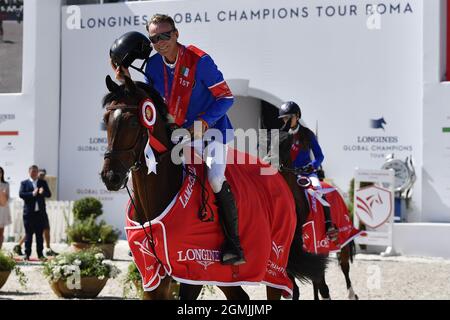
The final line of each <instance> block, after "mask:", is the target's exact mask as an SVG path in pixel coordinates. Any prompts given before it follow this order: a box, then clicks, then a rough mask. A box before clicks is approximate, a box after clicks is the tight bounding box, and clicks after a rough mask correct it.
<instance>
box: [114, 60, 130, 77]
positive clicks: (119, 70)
mask: <svg viewBox="0 0 450 320" xmlns="http://www.w3.org/2000/svg"><path fill="white" fill-rule="evenodd" d="M110 63H111V67H112V68H113V70H114V73H115V75H116V80H119V81H120V82H125V76H127V77H128V78H130V79H131V75H130V71H128V69H126V68H124V67H122V66H118V67H117V66H116V65H115V64H114V63H113V62H112V60H111V59H110Z"/></svg>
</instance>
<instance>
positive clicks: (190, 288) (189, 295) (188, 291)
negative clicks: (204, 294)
mask: <svg viewBox="0 0 450 320" xmlns="http://www.w3.org/2000/svg"><path fill="white" fill-rule="evenodd" d="M202 288H203V286H200V285H198V286H197V285H192V284H186V283H180V294H179V297H180V300H197V298H198V296H199V295H200V292H201V291H202Z"/></svg>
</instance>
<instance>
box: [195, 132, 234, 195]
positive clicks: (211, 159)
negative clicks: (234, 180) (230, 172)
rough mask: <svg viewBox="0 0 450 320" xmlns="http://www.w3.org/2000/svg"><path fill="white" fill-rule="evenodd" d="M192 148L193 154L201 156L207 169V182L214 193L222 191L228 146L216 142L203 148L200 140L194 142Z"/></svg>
mask: <svg viewBox="0 0 450 320" xmlns="http://www.w3.org/2000/svg"><path fill="white" fill-rule="evenodd" d="M193 146H194V149H195V152H197V154H199V155H203V159H204V161H205V162H206V166H207V167H208V169H207V171H208V181H209V184H210V185H211V188H212V189H213V192H214V193H218V192H219V191H220V190H221V189H222V185H223V182H224V181H225V169H226V167H227V161H226V159H227V153H228V145H227V144H223V143H221V142H219V141H217V140H214V141H212V142H209V143H208V146H207V147H206V149H205V148H203V146H202V140H200V139H197V140H194V142H193Z"/></svg>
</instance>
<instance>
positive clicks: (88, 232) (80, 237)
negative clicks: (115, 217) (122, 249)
mask: <svg viewBox="0 0 450 320" xmlns="http://www.w3.org/2000/svg"><path fill="white" fill-rule="evenodd" d="M66 232H67V237H68V239H69V242H82V243H89V244H115V243H116V242H117V240H118V239H119V235H120V231H119V230H117V229H114V228H113V227H112V226H110V225H108V224H107V223H106V222H105V221H103V220H102V221H100V223H96V222H95V218H94V217H93V216H91V217H89V218H87V219H85V220H78V221H75V222H74V223H73V224H72V225H71V226H68V227H67V229H66Z"/></svg>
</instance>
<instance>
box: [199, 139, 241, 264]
mask: <svg viewBox="0 0 450 320" xmlns="http://www.w3.org/2000/svg"><path fill="white" fill-rule="evenodd" d="M206 154H207V160H206V163H207V166H208V168H209V169H208V181H209V183H210V185H211V188H212V189H213V191H214V194H215V195H216V203H217V206H218V208H219V213H220V217H221V219H220V222H221V225H222V229H223V232H224V235H225V244H224V246H223V249H222V263H223V264H233V265H238V264H242V263H245V258H244V253H243V250H242V247H241V243H240V240H239V224H238V211H237V206H236V201H235V199H234V196H233V193H232V192H231V188H230V185H229V184H228V182H227V181H226V180H225V169H226V159H227V145H224V144H222V143H220V142H217V141H213V142H211V143H210V144H209V145H208V148H207V150H206ZM208 158H209V160H208Z"/></svg>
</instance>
